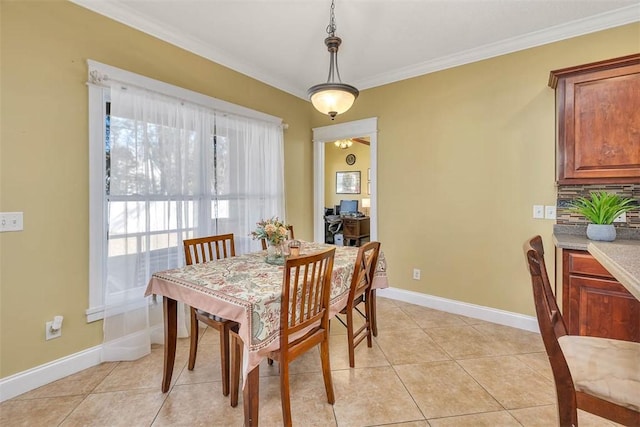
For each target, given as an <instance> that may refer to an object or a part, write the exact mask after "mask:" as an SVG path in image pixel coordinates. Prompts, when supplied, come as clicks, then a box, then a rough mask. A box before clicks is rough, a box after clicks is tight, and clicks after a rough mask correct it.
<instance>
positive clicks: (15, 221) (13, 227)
mask: <svg viewBox="0 0 640 427" xmlns="http://www.w3.org/2000/svg"><path fill="white" fill-rule="evenodd" d="M22 229H23V222H22V212H0V232H5V231H22Z"/></svg>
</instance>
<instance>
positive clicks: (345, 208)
mask: <svg viewBox="0 0 640 427" xmlns="http://www.w3.org/2000/svg"><path fill="white" fill-rule="evenodd" d="M356 212H358V201H357V200H340V215H344V214H349V213H356Z"/></svg>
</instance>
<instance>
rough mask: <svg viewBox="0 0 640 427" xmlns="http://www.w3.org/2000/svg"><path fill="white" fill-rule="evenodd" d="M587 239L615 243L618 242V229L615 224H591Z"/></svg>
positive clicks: (588, 226) (588, 227)
mask: <svg viewBox="0 0 640 427" xmlns="http://www.w3.org/2000/svg"><path fill="white" fill-rule="evenodd" d="M587 237H588V238H589V239H590V240H599V241H602V242H613V241H614V240H616V228H615V227H614V226H613V224H589V225H587Z"/></svg>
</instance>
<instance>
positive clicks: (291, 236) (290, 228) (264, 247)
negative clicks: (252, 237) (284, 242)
mask: <svg viewBox="0 0 640 427" xmlns="http://www.w3.org/2000/svg"><path fill="white" fill-rule="evenodd" d="M287 231H288V232H289V239H290V240H293V239H295V238H296V236H295V235H294V234H293V225H287ZM260 243H262V250H263V251H266V250H267V239H260Z"/></svg>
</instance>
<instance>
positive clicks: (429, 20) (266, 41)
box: [71, 0, 640, 98]
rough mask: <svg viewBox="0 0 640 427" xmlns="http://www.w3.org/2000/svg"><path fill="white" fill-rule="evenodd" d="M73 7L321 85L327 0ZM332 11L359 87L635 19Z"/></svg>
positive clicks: (240, 66)
mask: <svg viewBox="0 0 640 427" xmlns="http://www.w3.org/2000/svg"><path fill="white" fill-rule="evenodd" d="M71 1H73V2H74V3H76V4H78V5H81V6H83V7H86V8H88V9H91V10H93V11H95V12H97V13H100V14H102V15H105V16H108V17H110V18H112V19H114V20H116V21H119V22H122V23H124V24H126V25H129V26H131V27H133V28H136V29H138V30H141V31H143V32H145V33H148V34H151V35H153V36H155V37H157V38H159V39H162V40H165V41H167V42H169V43H172V44H174V45H176V46H179V47H181V48H183V49H186V50H189V51H191V52H193V53H195V54H198V55H200V56H203V57H205V58H208V59H210V60H212V61H214V62H216V63H219V64H222V65H225V66H227V67H229V68H231V69H234V70H236V71H238V72H240V73H243V74H246V75H248V76H250V77H253V78H255V79H257V80H260V81H262V82H264V83H267V84H269V85H271V86H274V87H277V88H279V89H282V90H284V91H286V92H289V93H291V94H293V95H296V96H299V97H301V98H306V91H307V89H308V88H309V87H310V86H312V85H314V84H317V83H323V82H325V81H326V79H327V74H328V70H329V53H328V52H327V50H326V47H325V46H324V38H325V37H326V36H327V33H326V27H327V25H328V23H329V8H330V4H331V2H330V0H71ZM335 15H336V24H337V31H336V35H337V36H339V37H341V38H342V40H343V42H342V46H341V47H340V51H339V55H338V58H339V64H340V67H339V68H340V74H341V77H342V81H343V82H345V83H349V84H352V85H354V86H356V87H357V88H358V89H360V90H363V89H368V88H372V87H376V86H380V85H383V84H387V83H391V82H394V81H398V80H403V79H406V78H410V77H415V76H418V75H422V74H427V73H429V72H433V71H437V70H442V69H446V68H450V67H454V66H457V65H461V64H465V63H470V62H474V61H478V60H481V59H485V58H490V57H493V56H497V55H501V54H505V53H509V52H514V51H517V50H521V49H526V48H530V47H533V46H539V45H542V44H545V43H550V42H553V41H557V40H562V39H566V38H570V37H575V36H577V35H581V34H586V33H590V32H594V31H599V30H602V29H606V28H611V27H615V26H619V25H624V24H627V23H630V22H635V21H640V0H386V1H381V0H336V6H335ZM638 44H639V46H640V39H639V42H638Z"/></svg>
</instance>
